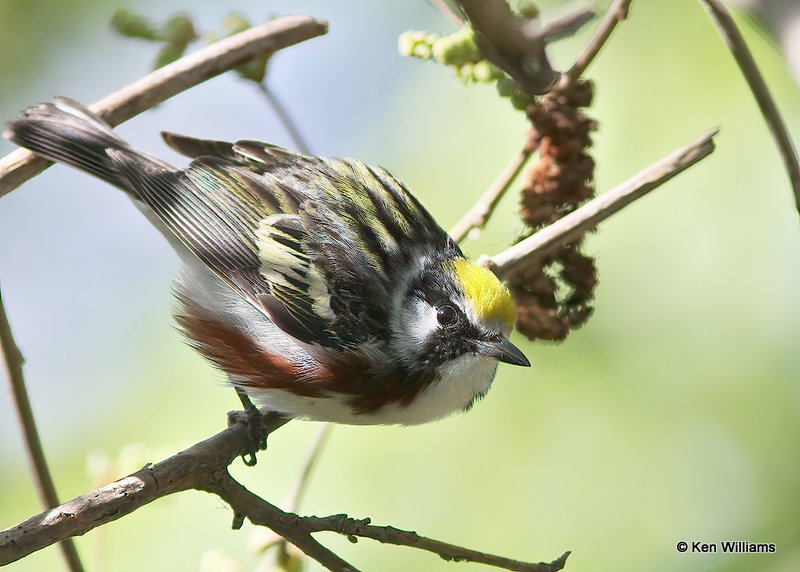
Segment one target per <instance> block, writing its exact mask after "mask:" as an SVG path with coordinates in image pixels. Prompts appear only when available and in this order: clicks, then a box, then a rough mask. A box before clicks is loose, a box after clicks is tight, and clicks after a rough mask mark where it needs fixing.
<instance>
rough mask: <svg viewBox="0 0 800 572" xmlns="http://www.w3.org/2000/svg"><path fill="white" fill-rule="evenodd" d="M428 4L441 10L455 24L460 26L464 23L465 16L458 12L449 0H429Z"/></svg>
mask: <svg viewBox="0 0 800 572" xmlns="http://www.w3.org/2000/svg"><path fill="white" fill-rule="evenodd" d="M428 4H430V5H431V6H433V7H434V8H436V9H437V10H439V12H441V14H442V16H444V17H445V18H447V19H448V20H449V21H450V22H451V23H452V24H453V25H454V26H456V27H457V28H460V27H461V26H463V25H464V16H463V15H462V14H459V13H458V12H456V10H455V9H454V8H453V6H452V5H451V4H450V2H448V1H447V0H428Z"/></svg>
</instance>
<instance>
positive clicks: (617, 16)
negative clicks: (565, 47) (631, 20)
mask: <svg viewBox="0 0 800 572" xmlns="http://www.w3.org/2000/svg"><path fill="white" fill-rule="evenodd" d="M632 1H633V0H614V1H613V2H612V3H611V5H610V6H609V7H608V10H607V11H606V14H605V16H603V20H602V21H601V22H600V25H599V26H598V27H597V30H595V32H594V35H593V36H592V39H591V40H589V43H588V44H586V46H585V47H584V48H583V50H582V51H581V53H580V54H578V57H577V59H576V60H575V63H574V64H572V67H571V68H570V69H569V70H568V71H567V72H566V73H565V74H564V75H563V76H562V77H561V81H560V82H559V85H558V90H559V91H563V90H564V89H566V88H568V87H569V86H571V85H573V84H574V83H575V82H576V81H577V80H578V78H580V77H581V76H582V75H583V72H585V71H586V68H588V67H589V64H590V63H592V61H593V60H594V58H595V57H596V56H597V54H598V53H599V52H600V49H601V48H602V47H603V46H604V45H605V43H606V41H608V38H609V37H610V36H611V32H613V31H614V28H616V27H617V24H618V23H620V22H621V21H622V20H624V19H625V18H627V17H628V12H629V11H630V6H631V2H632Z"/></svg>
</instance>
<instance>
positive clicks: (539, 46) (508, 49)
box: [457, 0, 560, 95]
mask: <svg viewBox="0 0 800 572" xmlns="http://www.w3.org/2000/svg"><path fill="white" fill-rule="evenodd" d="M457 3H458V5H459V6H460V7H461V9H462V10H463V11H464V13H465V14H466V15H467V17H468V18H469V21H470V23H471V24H472V29H473V30H474V31H475V40H476V41H477V43H478V47H479V48H480V49H481V52H483V55H485V56H486V58H487V59H488V60H489V61H491V62H492V63H494V64H495V65H496V66H497V67H499V68H501V69H502V70H503V71H505V72H506V73H507V74H508V75H510V76H511V77H513V78H514V79H515V80H517V81H518V82H519V84H520V85H521V86H522V87H523V89H525V91H527V92H528V93H530V94H531V95H541V94H543V93H546V92H547V91H549V90H550V89H551V88H552V87H553V85H555V83H556V81H558V79H559V77H560V74H559V73H558V72H557V71H555V70H554V69H553V68H552V66H551V65H550V61H549V60H548V59H547V54H546V53H545V41H544V38H543V37H542V36H541V35H540V34H537V33H536V32H534V31H533V30H532V26H531V25H530V24H532V23H533V22H532V21H531V20H528V21H527V22H525V24H523V23H521V21H520V19H519V18H518V17H517V16H516V15H515V14H514V13H513V12H512V11H511V7H510V6H509V5H508V3H507V2H506V0H457Z"/></svg>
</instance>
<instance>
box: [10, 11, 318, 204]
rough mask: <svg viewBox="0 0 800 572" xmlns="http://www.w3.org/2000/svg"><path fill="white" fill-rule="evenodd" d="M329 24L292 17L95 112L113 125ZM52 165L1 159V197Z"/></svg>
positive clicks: (142, 83) (222, 44) (199, 54)
mask: <svg viewBox="0 0 800 572" xmlns="http://www.w3.org/2000/svg"><path fill="white" fill-rule="evenodd" d="M327 30H328V24H327V22H324V21H322V20H317V19H315V18H311V17H310V16H286V17H283V18H276V19H275V20H271V21H269V22H267V23H265V24H261V25H259V26H253V27H252V28H250V29H248V30H245V31H244V32H241V33H239V34H235V35H233V36H230V37H228V38H224V39H222V40H220V41H218V42H215V43H213V44H211V45H210V46H206V47H205V48H203V49H201V50H198V51H196V52H194V53H192V54H189V55H187V56H185V57H182V58H180V59H179V60H176V61H174V62H172V63H171V64H169V65H166V66H164V67H163V68H159V69H157V70H155V71H153V72H152V73H150V74H148V75H146V76H145V77H143V78H141V79H140V80H138V81H135V82H133V83H132V84H130V85H128V86H126V87H124V88H122V89H120V90H119V91H117V92H115V93H112V94H111V95H109V96H106V97H104V98H103V99H101V100H99V101H97V102H95V103H93V104H92V105H90V106H89V108H90V109H91V110H92V111H94V112H95V113H97V114H98V115H100V117H102V118H103V119H104V120H105V121H107V122H108V123H110V124H111V125H112V126H114V125H119V124H120V123H122V122H123V121H127V120H128V119H130V118H131V117H134V116H136V115H138V114H140V113H141V112H142V111H145V110H147V109H150V108H151V107H153V106H155V105H157V104H159V103H161V102H163V101H166V100H167V99H169V98H170V97H173V96H175V95H177V94H178V93H180V92H182V91H186V90H187V89H189V88H190V87H194V86H195V85H198V84H200V83H202V82H204V81H206V80H207V79H209V78H212V77H214V76H217V75H219V74H221V73H223V72H225V71H228V70H230V69H233V68H235V67H236V66H238V65H239V64H241V63H243V62H246V61H248V60H250V59H252V58H254V57H256V56H263V55H265V54H266V55H271V54H273V53H275V52H276V51H278V50H280V49H282V48H286V47H289V46H292V45H294V44H298V43H300V42H303V41H305V40H309V39H311V38H314V37H316V36H320V35H322V34H324V33H326V32H327ZM51 164H52V163H50V162H49V161H47V160H45V159H42V158H41V157H37V156H36V155H34V154H33V153H31V152H30V151H27V150H25V149H17V150H16V151H13V152H12V153H9V154H8V155H6V156H5V157H3V158H2V159H0V197H2V196H3V195H6V194H8V193H10V192H11V191H13V190H14V189H16V188H17V187H19V186H20V185H21V184H22V183H24V182H25V181H27V180H28V179H30V178H32V177H34V176H36V175H38V174H39V173H41V172H42V171H44V170H45V169H46V168H47V167H49V166H50V165H51Z"/></svg>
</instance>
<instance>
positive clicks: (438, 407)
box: [248, 354, 497, 425]
mask: <svg viewBox="0 0 800 572" xmlns="http://www.w3.org/2000/svg"><path fill="white" fill-rule="evenodd" d="M496 369H497V360H495V359H491V358H487V357H483V356H479V355H477V354H467V355H463V356H461V357H459V358H456V359H454V360H453V361H451V362H450V363H449V364H448V365H446V366H445V367H444V368H443V370H442V374H441V376H440V378H439V379H437V380H436V381H435V382H433V383H431V385H430V386H428V387H427V388H426V389H424V390H422V391H421V392H420V393H419V394H418V395H417V397H416V399H414V401H413V402H411V404H409V405H408V406H406V407H403V406H400V405H394V404H393V405H387V406H384V407H382V408H381V409H378V410H377V411H375V412H373V413H364V414H354V413H353V411H352V408H351V407H350V406H349V405H348V403H347V401H346V399H343V398H341V397H339V396H331V397H318V398H315V397H302V396H297V395H294V394H292V393H289V392H288V391H284V390H280V389H259V390H252V389H250V390H248V395H250V397H251V398H252V399H254V400H255V401H256V403H258V404H259V406H261V407H263V408H264V409H268V410H270V411H278V412H280V413H284V414H286V415H289V416H292V417H302V418H305V419H312V420H315V421H333V422H335V423H346V424H349V425H420V424H422V423H429V422H431V421H436V420H437V419H441V418H443V417H447V416H448V415H451V414H453V413H457V412H459V411H463V410H464V409H465V408H467V407H469V406H470V405H471V404H472V403H473V401H474V400H475V397H476V396H478V395H482V394H484V393H486V391H488V389H489V386H490V385H491V383H492V379H493V378H494V374H495V371H496Z"/></svg>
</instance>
